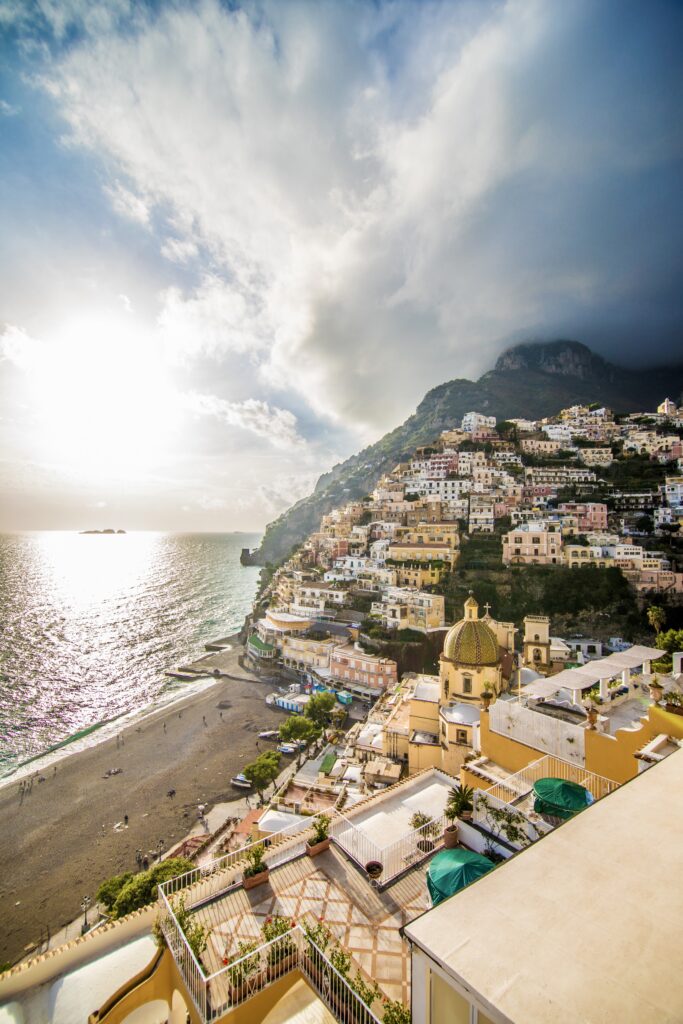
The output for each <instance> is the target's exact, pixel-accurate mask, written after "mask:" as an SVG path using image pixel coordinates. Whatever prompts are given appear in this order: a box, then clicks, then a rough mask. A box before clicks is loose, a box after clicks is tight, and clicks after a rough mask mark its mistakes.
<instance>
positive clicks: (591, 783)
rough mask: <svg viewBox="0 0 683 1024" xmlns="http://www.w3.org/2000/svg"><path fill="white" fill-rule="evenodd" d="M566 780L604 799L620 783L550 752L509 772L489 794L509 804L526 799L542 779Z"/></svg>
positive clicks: (488, 790) (492, 787) (597, 797)
mask: <svg viewBox="0 0 683 1024" xmlns="http://www.w3.org/2000/svg"><path fill="white" fill-rule="evenodd" d="M546 778H553V779H564V780H566V781H567V782H577V783H578V784H579V785H580V786H584V787H585V788H586V789H587V790H589V791H590V793H591V794H592V795H593V796H594V797H595V799H596V800H601V799H602V797H603V796H607V795H608V794H609V793H612V792H613V791H614V790H615V789H618V788H619V783H618V782H612V781H611V780H610V779H606V778H604V777H603V776H602V775H596V774H595V773H594V772H589V771H587V770H586V769H585V768H582V767H581V766H580V765H576V764H569V762H568V761H563V760H562V759H561V758H559V757H553V756H552V755H550V754H547V755H546V756H544V757H539V758H538V760H537V761H532V762H531V764H528V765H527V766H526V768H522V770H521V771H519V772H516V773H515V774H514V775H510V776H509V777H508V778H507V779H505V780H504V781H501V782H498V783H496V784H495V785H493V786H491V787H490V788H489V789H487V790H486V794H487V796H493V797H496V798H497V799H498V800H501V801H503V802H504V803H507V804H513V805H514V803H515V801H516V800H521V799H524V797H526V796H528V795H529V793H530V792H531V791H532V790H533V786H534V782H538V780H539V779H546Z"/></svg>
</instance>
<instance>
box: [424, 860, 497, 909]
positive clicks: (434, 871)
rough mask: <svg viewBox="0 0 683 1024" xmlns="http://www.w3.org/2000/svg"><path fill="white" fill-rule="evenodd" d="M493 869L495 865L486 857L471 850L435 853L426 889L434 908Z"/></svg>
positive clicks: (428, 871)
mask: <svg viewBox="0 0 683 1024" xmlns="http://www.w3.org/2000/svg"><path fill="white" fill-rule="evenodd" d="M493 867H495V864H494V863H493V861H490V860H489V859H488V857H484V856H483V855H482V854H480V853H473V852H472V851H471V850H463V849H460V848H459V847H458V848H456V849H454V850H442V851H441V853H437V855H436V857H434V858H433V859H432V861H431V863H430V865H429V868H428V870H427V888H428V889H429V895H430V896H431V898H432V904H433V905H434V906H436V905H437V904H438V903H441V902H442V900H446V899H448V897H449V896H453V895H454V894H455V893H456V892H460V890H461V889H464V888H465V886H466V885H469V884H470V882H476V880H477V879H478V878H481V876H482V875H485V874H486V872H487V871H490V870H491V868H493Z"/></svg>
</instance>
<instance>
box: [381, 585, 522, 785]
mask: <svg viewBox="0 0 683 1024" xmlns="http://www.w3.org/2000/svg"><path fill="white" fill-rule="evenodd" d="M464 611H465V615H464V617H463V618H462V619H461V620H460V621H459V622H456V623H455V625H454V626H451V628H450V630H449V631H448V633H447V634H446V639H445V641H444V647H443V653H442V655H441V658H440V665H439V675H438V676H424V675H423V676H418V678H417V680H416V682H415V685H414V689H413V692H412V695H411V697H410V705H409V714H408V767H409V771H410V773H411V774H413V773H415V772H418V771H422V770H423V769H424V768H432V767H433V768H441V769H442V770H443V771H446V772H448V773H450V774H455V773H457V771H458V770H459V768H460V766H461V765H462V764H463V762H464V759H465V755H466V754H467V753H468V752H469V751H470V750H471V749H472V747H473V746H478V745H479V738H478V729H479V714H480V712H479V708H480V705H481V704H484V705H486V704H488V702H489V700H495V698H496V696H498V695H499V694H500V693H503V692H505V691H506V690H507V688H508V685H509V680H510V674H511V668H512V646H513V642H514V626H513V625H512V623H508V622H497V621H496V620H495V619H493V618H491V616H490V615H489V614H488V610H487V613H486V615H485V616H484V618H481V619H480V618H479V605H478V604H477V602H476V601H475V600H474V598H473V597H472V596H470V597H469V598H468V599H467V601H466V602H465V608H464ZM489 695H490V696H489ZM396 746H397V747H398V746H401V744H399V743H396Z"/></svg>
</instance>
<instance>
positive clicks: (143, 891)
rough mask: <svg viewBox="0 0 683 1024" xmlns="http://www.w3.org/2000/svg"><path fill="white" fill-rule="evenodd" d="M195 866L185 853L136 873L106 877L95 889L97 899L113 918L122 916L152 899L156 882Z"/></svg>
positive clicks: (192, 869) (154, 897)
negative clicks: (182, 855) (184, 855)
mask: <svg viewBox="0 0 683 1024" xmlns="http://www.w3.org/2000/svg"><path fill="white" fill-rule="evenodd" d="M194 870H195V865H194V864H193V863H192V861H191V860H188V859H187V857H169V858H168V859H167V860H162V861H160V862H159V863H158V864H155V866H154V867H153V868H149V870H147V871H140V872H139V873H138V874H137V875H133V874H131V872H130V871H128V872H126V873H125V874H123V875H114V877H113V878H109V879H107V880H106V881H105V882H103V883H102V885H101V886H100V887H99V889H98V890H97V893H96V899H97V900H98V902H102V903H104V905H105V907H107V909H108V910H109V912H110V914H111V916H112V917H113V918H117V917H124V915H125V914H130V913H131V912H132V911H133V910H138V909H139V908H140V907H146V906H148V905H149V904H150V903H154V901H155V899H156V897H157V886H158V885H159V884H160V883H161V882H167V881H168V880H169V878H176V876H177V875H184V874H185V873H186V872H187V871H194Z"/></svg>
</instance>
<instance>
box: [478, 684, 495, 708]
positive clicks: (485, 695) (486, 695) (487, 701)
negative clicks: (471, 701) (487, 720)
mask: <svg viewBox="0 0 683 1024" xmlns="http://www.w3.org/2000/svg"><path fill="white" fill-rule="evenodd" d="M494 697H495V694H494V692H493V690H490V689H488V687H485V688H484V689H483V690H482V692H481V703H482V706H483V708H484V711H488V709H489V707H490V706H491V701H492V700H493V698H494Z"/></svg>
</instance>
